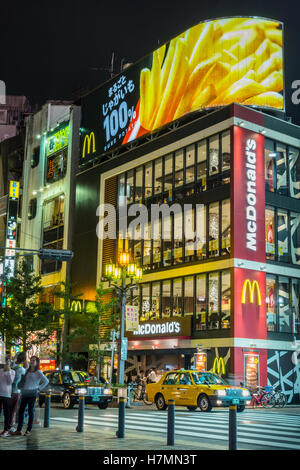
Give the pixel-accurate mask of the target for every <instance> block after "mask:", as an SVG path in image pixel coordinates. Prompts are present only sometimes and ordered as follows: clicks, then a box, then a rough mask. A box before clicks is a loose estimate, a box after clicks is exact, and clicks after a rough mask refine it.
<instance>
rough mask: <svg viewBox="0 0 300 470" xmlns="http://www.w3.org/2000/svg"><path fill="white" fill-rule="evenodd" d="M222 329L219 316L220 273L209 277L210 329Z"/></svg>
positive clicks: (210, 274) (211, 274)
mask: <svg viewBox="0 0 300 470" xmlns="http://www.w3.org/2000/svg"><path fill="white" fill-rule="evenodd" d="M219 327H220V315H219V273H218V272H217V273H209V276H208V329H209V330H215V329H219Z"/></svg>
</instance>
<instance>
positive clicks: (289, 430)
mask: <svg viewBox="0 0 300 470" xmlns="http://www.w3.org/2000/svg"><path fill="white" fill-rule="evenodd" d="M41 415H43V413H42V414H41ZM228 417H229V411H228V409H225V408H223V409H213V410H212V411H211V412H210V413H202V412H200V411H199V410H196V411H194V412H190V411H187V410H186V408H183V407H176V410H175V442H176V438H177V439H180V441H181V442H183V441H184V442H186V445H188V443H192V444H193V445H195V444H196V443H199V442H201V443H202V446H203V444H204V443H207V444H208V447H211V445H212V444H213V445H219V446H224V449H226V448H228ZM167 418H168V416H167V411H158V410H156V409H155V407H154V406H153V405H152V406H150V407H148V406H133V407H132V408H130V409H126V433H128V434H129V433H130V432H133V433H135V434H138V436H140V438H141V449H143V440H144V439H147V438H148V439H150V438H151V436H154V435H155V436H159V435H160V436H161V437H162V439H163V440H165V439H166V434H167ZM77 419H78V409H77V407H75V408H74V409H73V410H64V409H63V408H62V407H60V405H53V406H52V409H51V422H50V425H51V427H54V426H55V424H56V423H57V424H59V423H61V424H62V423H63V424H64V425H68V426H69V427H70V428H71V429H74V428H75V427H76V425H77ZM117 427H118V409H116V408H108V409H106V410H99V409H98V407H97V406H92V405H88V406H86V409H85V430H86V431H88V430H90V429H91V428H94V429H96V428H98V429H99V432H100V431H101V432H105V433H106V434H107V435H111V436H115V432H116V430H117ZM237 428H238V449H257V450H259V449H260V450H276V449H277V450H299V449H300V407H291V408H288V407H286V408H284V409H270V410H266V409H246V410H245V411H244V412H242V413H238V414H237ZM202 446H201V447H202ZM202 448H203V447H202Z"/></svg>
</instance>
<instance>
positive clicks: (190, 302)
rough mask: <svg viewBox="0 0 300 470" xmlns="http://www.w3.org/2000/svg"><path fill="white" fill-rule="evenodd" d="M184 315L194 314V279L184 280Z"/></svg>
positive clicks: (189, 277) (191, 277)
mask: <svg viewBox="0 0 300 470" xmlns="http://www.w3.org/2000/svg"><path fill="white" fill-rule="evenodd" d="M183 310H184V315H185V316H186V315H193V313H194V277H193V276H187V277H185V278H184V307H183Z"/></svg>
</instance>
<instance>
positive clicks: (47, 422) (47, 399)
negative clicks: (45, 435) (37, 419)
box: [44, 393, 51, 428]
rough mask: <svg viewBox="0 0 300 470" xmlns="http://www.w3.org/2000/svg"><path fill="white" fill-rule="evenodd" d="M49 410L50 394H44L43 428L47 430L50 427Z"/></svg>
mask: <svg viewBox="0 0 300 470" xmlns="http://www.w3.org/2000/svg"><path fill="white" fill-rule="evenodd" d="M50 409H51V394H50V393H46V397H45V413H44V428H49V427H50Z"/></svg>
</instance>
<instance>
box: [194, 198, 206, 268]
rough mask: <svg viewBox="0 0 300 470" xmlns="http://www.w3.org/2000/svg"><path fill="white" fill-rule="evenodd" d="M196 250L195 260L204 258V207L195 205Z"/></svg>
mask: <svg viewBox="0 0 300 470" xmlns="http://www.w3.org/2000/svg"><path fill="white" fill-rule="evenodd" d="M196 250H197V259H204V258H206V206H205V205H204V204H197V205H196Z"/></svg>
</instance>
